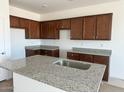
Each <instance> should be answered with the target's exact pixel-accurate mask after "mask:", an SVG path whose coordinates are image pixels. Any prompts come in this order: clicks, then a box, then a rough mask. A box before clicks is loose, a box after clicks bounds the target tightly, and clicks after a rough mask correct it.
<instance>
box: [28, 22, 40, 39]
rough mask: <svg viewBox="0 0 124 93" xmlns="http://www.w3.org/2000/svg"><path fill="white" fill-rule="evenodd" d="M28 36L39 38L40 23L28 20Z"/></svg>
mask: <svg viewBox="0 0 124 93" xmlns="http://www.w3.org/2000/svg"><path fill="white" fill-rule="evenodd" d="M29 38H30V39H40V23H39V22H37V21H33V20H30V21H29Z"/></svg>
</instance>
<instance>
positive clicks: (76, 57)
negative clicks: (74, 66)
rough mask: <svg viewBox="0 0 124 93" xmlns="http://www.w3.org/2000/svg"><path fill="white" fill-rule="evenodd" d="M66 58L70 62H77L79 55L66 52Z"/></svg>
mask: <svg viewBox="0 0 124 93" xmlns="http://www.w3.org/2000/svg"><path fill="white" fill-rule="evenodd" d="M67 58H68V59H72V60H79V54H77V53H71V52H68V53H67Z"/></svg>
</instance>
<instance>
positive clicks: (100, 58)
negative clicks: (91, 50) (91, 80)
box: [94, 56, 109, 81]
mask: <svg viewBox="0 0 124 93" xmlns="http://www.w3.org/2000/svg"><path fill="white" fill-rule="evenodd" d="M94 63H98V64H103V65H106V70H105V74H104V77H103V80H105V81H108V77H109V57H108V56H94Z"/></svg>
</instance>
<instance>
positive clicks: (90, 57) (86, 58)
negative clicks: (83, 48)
mask: <svg viewBox="0 0 124 93" xmlns="http://www.w3.org/2000/svg"><path fill="white" fill-rule="evenodd" d="M80 61H86V62H93V55H88V54H80Z"/></svg>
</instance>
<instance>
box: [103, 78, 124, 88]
mask: <svg viewBox="0 0 124 93" xmlns="http://www.w3.org/2000/svg"><path fill="white" fill-rule="evenodd" d="M105 83H108V84H110V85H114V86H117V87H121V88H124V80H123V79H119V78H115V77H110V78H109V81H108V82H105Z"/></svg>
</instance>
